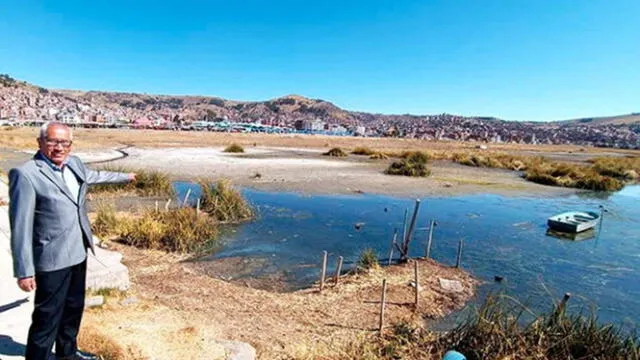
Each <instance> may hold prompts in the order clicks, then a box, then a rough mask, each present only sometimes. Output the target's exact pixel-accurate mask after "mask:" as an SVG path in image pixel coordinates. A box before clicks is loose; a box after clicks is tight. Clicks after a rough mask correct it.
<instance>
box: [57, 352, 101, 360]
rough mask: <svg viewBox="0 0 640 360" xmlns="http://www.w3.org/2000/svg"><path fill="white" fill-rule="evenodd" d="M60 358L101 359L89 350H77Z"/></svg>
mask: <svg viewBox="0 0 640 360" xmlns="http://www.w3.org/2000/svg"><path fill="white" fill-rule="evenodd" d="M58 359H59V360H100V358H99V357H98V356H97V355H95V354H91V353H88V352H84V351H80V350H77V351H76V353H75V354H73V355H69V356H64V357H60V358H58Z"/></svg>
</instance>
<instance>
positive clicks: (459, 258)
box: [456, 239, 463, 269]
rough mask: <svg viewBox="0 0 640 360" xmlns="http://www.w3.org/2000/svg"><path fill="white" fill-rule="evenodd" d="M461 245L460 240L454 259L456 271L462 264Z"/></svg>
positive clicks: (461, 240) (461, 241)
mask: <svg viewBox="0 0 640 360" xmlns="http://www.w3.org/2000/svg"><path fill="white" fill-rule="evenodd" d="M462 243H463V239H460V242H459V243H458V256H457V257H456V269H459V268H460V265H461V263H462Z"/></svg>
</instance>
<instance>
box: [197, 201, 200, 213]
mask: <svg viewBox="0 0 640 360" xmlns="http://www.w3.org/2000/svg"><path fill="white" fill-rule="evenodd" d="M196 214H198V215H200V198H198V201H197V202H196Z"/></svg>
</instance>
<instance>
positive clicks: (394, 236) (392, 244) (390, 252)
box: [388, 229, 398, 265]
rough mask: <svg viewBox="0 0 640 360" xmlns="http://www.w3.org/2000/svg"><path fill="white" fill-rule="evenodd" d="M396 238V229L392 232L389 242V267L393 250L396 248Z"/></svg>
mask: <svg viewBox="0 0 640 360" xmlns="http://www.w3.org/2000/svg"><path fill="white" fill-rule="evenodd" d="M397 238H398V229H394V230H393V239H392V240H391V250H389V264H388V265H391V259H392V258H393V248H394V247H395V246H396V239H397Z"/></svg>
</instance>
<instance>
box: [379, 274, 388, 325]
mask: <svg viewBox="0 0 640 360" xmlns="http://www.w3.org/2000/svg"><path fill="white" fill-rule="evenodd" d="M386 301H387V279H383V280H382V296H381V299H380V323H379V326H378V333H379V334H380V335H382V328H384V303H385V302H386Z"/></svg>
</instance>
